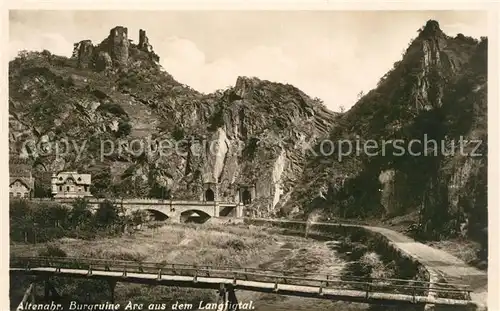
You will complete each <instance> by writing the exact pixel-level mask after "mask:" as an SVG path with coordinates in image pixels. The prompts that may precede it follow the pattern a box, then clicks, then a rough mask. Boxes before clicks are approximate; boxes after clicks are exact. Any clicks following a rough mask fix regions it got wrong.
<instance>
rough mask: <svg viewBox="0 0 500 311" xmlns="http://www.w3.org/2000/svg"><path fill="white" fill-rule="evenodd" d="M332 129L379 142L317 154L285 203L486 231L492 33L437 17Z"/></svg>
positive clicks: (434, 230)
mask: <svg viewBox="0 0 500 311" xmlns="http://www.w3.org/2000/svg"><path fill="white" fill-rule="evenodd" d="M329 139H330V140H332V141H339V140H342V139H347V140H350V141H352V142H353V150H355V148H356V147H355V146H354V143H355V142H356V141H359V142H360V143H359V146H361V148H363V146H368V143H367V141H369V140H372V143H370V144H372V145H374V144H376V145H377V146H378V147H374V148H371V149H368V148H367V149H366V150H368V152H366V151H364V152H363V151H362V152H360V153H359V154H358V155H356V152H355V151H353V152H352V153H351V154H349V155H344V156H343V157H342V159H339V157H338V156H337V154H338V153H334V155H330V156H322V155H321V154H319V155H318V156H311V157H310V158H309V159H308V164H307V166H306V168H305V170H304V173H303V176H302V177H301V180H303V181H304V184H305V185H307V186H306V187H304V186H300V187H296V190H295V191H293V193H292V194H291V197H292V200H290V201H289V203H288V204H286V205H285V207H284V209H285V211H290V210H294V209H297V207H298V208H299V209H300V210H303V211H305V212H306V214H309V213H311V212H313V211H318V210H319V211H321V212H323V213H325V212H326V213H327V214H328V213H329V214H332V215H336V216H343V217H370V216H371V217H373V216H376V217H378V218H380V217H384V218H386V217H391V216H398V215H404V214H408V213H415V214H416V215H417V218H418V221H419V223H420V225H421V227H420V228H419V229H420V231H421V233H423V234H428V235H431V236H434V235H435V234H444V235H455V234H458V233H462V234H466V233H467V232H469V233H470V234H473V235H481V236H482V237H483V238H484V231H485V227H486V226H487V195H486V191H487V39H486V38H481V40H480V41H478V40H475V39H473V38H470V37H466V36H464V35H462V34H459V35H457V36H456V37H449V36H447V35H446V34H444V33H443V32H442V31H441V29H440V28H439V24H438V23H437V22H436V21H429V22H428V23H427V24H426V25H425V26H424V27H423V28H422V29H420V30H419V34H418V36H417V37H416V38H415V39H414V40H412V41H411V42H410V44H409V46H408V48H407V50H406V52H405V54H404V55H403V57H402V59H401V60H400V61H397V62H396V63H395V64H394V68H393V69H392V70H390V71H389V72H388V73H387V74H386V75H385V76H384V77H382V79H381V80H380V82H379V83H378V86H377V87H376V88H375V89H374V90H372V91H370V92H369V93H367V94H366V95H365V96H363V97H362V98H361V99H360V100H359V101H358V102H357V103H356V104H355V105H354V106H353V107H352V109H350V110H349V111H347V112H346V113H345V114H344V115H342V116H341V117H340V118H339V119H338V120H337V122H336V124H334V126H333V129H332V130H331V132H330V135H329ZM397 140H400V142H399V143H398V144H396V145H395V144H394V141H397ZM412 140H416V142H415V143H413V144H410V142H411V141H412ZM460 140H462V141H465V143H463V144H462V145H463V146H464V147H463V151H461V147H460V145H461V144H460ZM426 141H427V142H426ZM433 141H434V142H433ZM384 142H386V145H385V147H384V146H383V145H384ZM365 143H367V144H365ZM398 146H401V147H403V148H404V150H403V148H399V149H398ZM384 148H385V149H384ZM341 149H342V148H341ZM348 149H349V147H348V146H347V145H344V146H343V149H342V151H343V152H344V153H347V152H348V151H349V150H348ZM316 150H319V146H317V147H316ZM377 151H378V154H376V155H375V152H377ZM410 151H411V152H412V153H410ZM310 193H315V195H314V196H311V195H307V194H310Z"/></svg>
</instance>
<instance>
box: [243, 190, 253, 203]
mask: <svg viewBox="0 0 500 311" xmlns="http://www.w3.org/2000/svg"><path fill="white" fill-rule="evenodd" d="M241 196H242V198H241V199H242V201H243V205H247V204H250V203H252V195H251V194H250V191H248V189H245V190H244V191H243V193H242V194H241Z"/></svg>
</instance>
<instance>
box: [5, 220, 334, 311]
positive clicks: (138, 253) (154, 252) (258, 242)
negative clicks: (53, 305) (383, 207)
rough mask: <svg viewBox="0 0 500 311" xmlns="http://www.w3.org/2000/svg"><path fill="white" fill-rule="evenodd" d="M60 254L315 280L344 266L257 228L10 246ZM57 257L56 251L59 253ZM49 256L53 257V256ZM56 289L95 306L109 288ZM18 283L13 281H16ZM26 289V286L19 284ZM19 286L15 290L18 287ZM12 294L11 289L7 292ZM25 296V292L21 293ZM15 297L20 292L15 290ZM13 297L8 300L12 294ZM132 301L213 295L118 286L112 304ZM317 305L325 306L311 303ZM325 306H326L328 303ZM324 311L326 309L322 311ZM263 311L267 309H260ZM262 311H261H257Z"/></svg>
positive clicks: (324, 251)
mask: <svg viewBox="0 0 500 311" xmlns="http://www.w3.org/2000/svg"><path fill="white" fill-rule="evenodd" d="M49 248H50V249H52V250H54V249H58V250H59V249H60V252H61V253H62V252H64V253H65V254H66V255H67V256H71V257H73V256H76V257H89V258H112V259H120V260H134V261H152V262H167V263H170V262H175V263H184V264H197V265H213V266H240V267H249V268H251V267H253V268H268V269H277V270H290V271H301V270H302V269H304V268H307V271H308V272H312V273H315V271H317V273H318V275H319V274H322V273H326V272H329V273H335V272H336V271H337V272H339V271H340V270H341V269H342V267H343V263H342V261H341V260H340V259H338V258H336V257H335V256H333V254H332V251H331V250H330V249H329V248H328V247H327V246H325V243H322V242H317V241H312V240H309V239H305V238H303V237H294V236H284V235H279V234H278V231H277V230H276V229H273V228H269V229H267V228H262V227H256V226H243V225H241V226H221V225H214V224H212V225H211V224H203V225H168V226H164V227H161V228H158V229H156V230H151V229H147V230H144V231H138V232H136V233H134V234H133V235H123V236H121V237H114V238H105V239H101V240H94V241H85V240H78V239H68V238H64V239H60V240H58V241H56V242H51V243H44V244H37V245H23V244H13V245H11V254H13V255H18V256H20V255H24V256H30V255H39V254H40V253H43V252H46V251H47V249H49ZM58 252H59V251H58ZM51 253H54V252H52V251H51ZM55 280H56V281H57V284H56V288H62V289H63V292H64V293H65V294H67V295H70V296H69V297H68V299H75V300H78V299H79V300H80V301H82V299H83V301H85V297H86V293H88V292H91V293H92V298H93V301H109V297H110V296H109V295H110V292H109V288H108V286H107V284H106V283H104V282H102V283H98V282H95V281H94V282H92V281H88V280H71V279H55ZM14 282H17V281H14ZM23 284H24V283H23ZM24 285H25V284H24ZM21 286H23V285H21V284H20V285H19V287H21ZM11 289H12V288H11ZM22 289H23V290H24V289H25V288H22ZM19 292H21V295H22V290H21V288H20V289H19ZM11 297H12V294H11ZM131 298H133V302H134V303H144V304H149V303H160V302H161V303H167V304H170V303H175V302H176V301H177V300H178V301H179V302H180V303H192V304H193V305H195V306H197V305H198V304H199V301H200V300H203V301H205V302H209V301H213V300H214V299H215V292H214V291H213V290H202V289H193V288H177V287H166V286H146V285H138V284H129V283H118V284H117V285H116V289H115V300H116V302H118V303H121V304H123V303H127V302H128V301H129V300H131ZM238 299H239V300H240V301H249V300H253V301H254V304H256V303H258V302H262V304H263V305H265V304H266V301H276V299H278V298H277V297H276V295H274V294H259V293H253V292H242V291H239V292H238ZM278 300H280V301H281V300H283V301H286V302H288V301H289V300H291V301H293V304H294V305H295V304H297V303H299V304H308V305H310V302H311V301H309V302H308V301H307V300H303V299H299V300H298V301H297V300H296V299H295V298H291V297H279V299H278ZM312 302H314V303H315V305H317V304H320V305H323V304H325V303H326V302H322V301H318V300H313V301H312ZM328 304H330V303H329V302H328ZM325 306H326V305H325ZM264 309H265V308H264ZM259 310H260V308H259Z"/></svg>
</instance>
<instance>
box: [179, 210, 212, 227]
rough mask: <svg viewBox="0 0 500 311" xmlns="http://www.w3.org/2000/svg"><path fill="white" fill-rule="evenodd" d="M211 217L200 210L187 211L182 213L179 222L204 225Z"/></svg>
mask: <svg viewBox="0 0 500 311" xmlns="http://www.w3.org/2000/svg"><path fill="white" fill-rule="evenodd" d="M210 218H211V216H210V215H209V214H208V213H206V212H204V211H201V210H198V209H190V210H187V211H184V212H182V213H181V215H180V220H181V222H183V223H199V224H201V223H204V222H206V221H207V220H209V219H210Z"/></svg>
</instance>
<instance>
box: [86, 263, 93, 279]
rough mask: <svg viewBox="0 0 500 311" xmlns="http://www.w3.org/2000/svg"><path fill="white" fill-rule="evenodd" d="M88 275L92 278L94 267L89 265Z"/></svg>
mask: <svg viewBox="0 0 500 311" xmlns="http://www.w3.org/2000/svg"><path fill="white" fill-rule="evenodd" d="M87 275H88V276H90V275H92V265H90V264H89V270H88V272H87Z"/></svg>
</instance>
